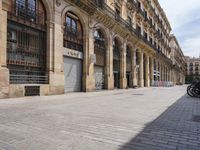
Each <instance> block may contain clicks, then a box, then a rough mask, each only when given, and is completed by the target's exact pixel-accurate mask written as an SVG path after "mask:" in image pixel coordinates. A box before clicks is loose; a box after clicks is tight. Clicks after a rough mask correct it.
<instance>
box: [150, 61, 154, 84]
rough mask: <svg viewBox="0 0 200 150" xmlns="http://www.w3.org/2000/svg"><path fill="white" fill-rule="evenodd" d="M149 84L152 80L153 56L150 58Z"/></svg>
mask: <svg viewBox="0 0 200 150" xmlns="http://www.w3.org/2000/svg"><path fill="white" fill-rule="evenodd" d="M150 70H151V71H150V86H152V85H153V80H154V75H153V74H154V61H153V57H151V58H150Z"/></svg>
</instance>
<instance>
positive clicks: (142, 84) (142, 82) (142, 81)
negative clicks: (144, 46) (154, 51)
mask: <svg viewBox="0 0 200 150" xmlns="http://www.w3.org/2000/svg"><path fill="white" fill-rule="evenodd" d="M143 57H144V53H143V52H142V51H141V52H140V62H139V63H140V64H139V65H140V67H139V86H140V87H144V73H143V70H144V65H143V64H144V60H143V59H144V58H143Z"/></svg>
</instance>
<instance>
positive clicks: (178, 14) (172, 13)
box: [159, 0, 200, 57]
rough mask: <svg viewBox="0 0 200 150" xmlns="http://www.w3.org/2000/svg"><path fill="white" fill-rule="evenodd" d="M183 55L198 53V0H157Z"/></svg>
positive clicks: (199, 2) (199, 31) (199, 32)
mask: <svg viewBox="0 0 200 150" xmlns="http://www.w3.org/2000/svg"><path fill="white" fill-rule="evenodd" d="M159 2H160V4H161V7H162V8H163V9H164V11H165V12H166V15H167V17H168V19H169V22H170V24H171V26H172V29H173V33H174V34H175V36H177V39H178V41H179V42H180V45H181V47H182V50H183V52H184V54H185V55H189V56H195V57H197V56H199V53H200V36H198V35H200V28H199V23H200V15H199V10H200V1H199V0H189V1H188V0H185V1H183V0H159Z"/></svg>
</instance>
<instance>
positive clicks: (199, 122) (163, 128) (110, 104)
mask: <svg viewBox="0 0 200 150" xmlns="http://www.w3.org/2000/svg"><path fill="white" fill-rule="evenodd" d="M185 91H186V86H176V87H170V88H141V89H128V90H114V91H102V92H92V93H70V94H66V95H60V96H47V97H26V98H18V99H3V100H0V150H151V149H152V150H168V149H169V150H199V149H200V100H199V99H196V98H190V97H188V96H187V95H185Z"/></svg>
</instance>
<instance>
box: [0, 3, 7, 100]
mask: <svg viewBox="0 0 200 150" xmlns="http://www.w3.org/2000/svg"><path fill="white" fill-rule="evenodd" d="M6 8H7V4H6V3H5V1H4V2H2V1H0V98H6V97H8V96H9V70H8V68H7V10H6Z"/></svg>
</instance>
